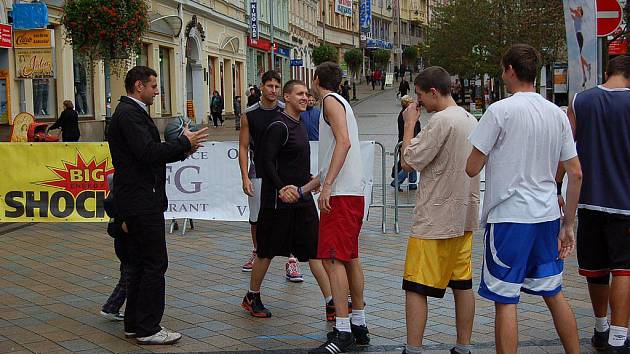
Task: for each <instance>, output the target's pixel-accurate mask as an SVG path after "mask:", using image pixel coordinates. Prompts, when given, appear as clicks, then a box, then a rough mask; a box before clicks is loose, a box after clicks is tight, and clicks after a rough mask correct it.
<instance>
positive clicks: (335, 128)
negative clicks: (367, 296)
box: [302, 62, 370, 354]
mask: <svg viewBox="0 0 630 354" xmlns="http://www.w3.org/2000/svg"><path fill="white" fill-rule="evenodd" d="M341 76H342V73H341V68H340V67H339V65H337V64H335V63H331V62H326V63H322V64H320V65H319V66H318V67H317V69H316V70H315V74H314V80H313V87H314V91H315V95H316V96H318V98H320V99H321V102H322V109H321V112H322V113H321V116H320V119H319V165H318V166H319V174H318V177H319V178H315V179H313V181H312V182H309V183H308V184H306V185H305V186H303V187H302V190H303V191H304V193H307V192H310V191H311V190H313V189H316V188H317V187H319V185H320V183H321V188H322V190H321V194H320V196H319V201H318V203H319V209H320V212H321V214H320V223H319V243H318V249H317V258H320V259H322V261H323V264H324V268H325V269H326V273H328V276H329V278H330V285H331V288H332V296H333V302H334V303H335V310H336V322H335V328H333V330H332V332H330V333H328V337H327V338H328V341H327V342H326V343H324V344H323V345H322V346H321V347H319V348H317V349H316V350H315V351H314V352H316V353H330V354H337V353H344V352H347V351H348V350H350V349H351V348H352V347H353V346H354V345H355V343H356V344H359V345H367V344H369V342H370V338H369V336H368V333H369V332H368V328H367V326H366V324H365V310H364V307H365V303H364V301H363V283H364V277H363V270H362V269H361V264H360V262H359V233H360V232H361V226H362V224H363V210H364V204H365V200H364V194H363V189H364V184H365V182H364V178H363V166H362V162H361V149H360V146H359V131H358V127H357V122H356V119H355V117H354V113H353V112H352V108H351V107H350V104H348V102H347V101H346V100H345V99H343V97H341V96H340V95H338V94H336V93H335V90H336V88H337V87H339V84H340V83H341ZM348 292H350V296H351V298H352V323H351V322H350V317H349V315H348V308H347V307H346V306H344V305H345V304H346V301H347V295H348Z"/></svg>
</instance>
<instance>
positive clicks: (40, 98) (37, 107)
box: [33, 79, 57, 118]
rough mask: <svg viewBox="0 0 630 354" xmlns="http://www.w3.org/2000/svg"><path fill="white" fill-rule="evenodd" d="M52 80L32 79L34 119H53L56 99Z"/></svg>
mask: <svg viewBox="0 0 630 354" xmlns="http://www.w3.org/2000/svg"><path fill="white" fill-rule="evenodd" d="M56 93H57V91H56V89H55V80H54V79H33V108H34V111H35V117H36V118H54V117H56V112H55V109H56V108H55V100H56V97H57V94H56Z"/></svg>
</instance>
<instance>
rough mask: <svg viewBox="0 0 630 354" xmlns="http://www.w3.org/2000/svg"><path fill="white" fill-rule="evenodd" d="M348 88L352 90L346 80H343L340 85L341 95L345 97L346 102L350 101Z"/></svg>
mask: <svg viewBox="0 0 630 354" xmlns="http://www.w3.org/2000/svg"><path fill="white" fill-rule="evenodd" d="M350 90H352V88H350V84H349V83H348V80H345V81H344V82H343V85H341V97H343V98H345V99H346V101H348V102H350Z"/></svg>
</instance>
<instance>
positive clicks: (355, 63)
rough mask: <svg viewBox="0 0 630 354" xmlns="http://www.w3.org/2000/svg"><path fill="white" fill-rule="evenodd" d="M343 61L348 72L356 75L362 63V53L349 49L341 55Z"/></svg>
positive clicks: (359, 50)
mask: <svg viewBox="0 0 630 354" xmlns="http://www.w3.org/2000/svg"><path fill="white" fill-rule="evenodd" d="M343 60H344V61H345V62H346V64H348V68H349V69H350V72H352V73H357V72H358V71H359V69H360V68H361V63H362V62H363V52H361V49H357V48H354V49H350V50H348V51H346V52H345V53H344V54H343Z"/></svg>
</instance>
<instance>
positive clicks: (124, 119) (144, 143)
mask: <svg viewBox="0 0 630 354" xmlns="http://www.w3.org/2000/svg"><path fill="white" fill-rule="evenodd" d="M107 140H108V142H109V151H110V153H111V155H112V162H113V164H114V168H115V169H116V173H115V174H114V185H115V186H116V198H115V199H114V203H115V204H116V208H117V209H118V212H119V213H120V215H121V216H122V217H123V218H124V217H127V216H135V215H147V214H153V213H162V212H164V211H165V210H166V206H167V204H168V199H167V197H166V164H167V163H170V162H175V161H179V160H184V159H185V158H186V152H187V151H190V149H191V145H190V141H189V140H188V138H186V137H185V136H183V135H182V136H181V137H179V138H178V139H177V140H175V141H172V142H161V141H160V133H159V131H158V128H157V127H156V126H155V123H154V122H153V120H152V119H151V117H150V116H149V114H148V113H147V111H145V110H144V108H142V107H140V105H139V104H138V103H136V102H135V101H134V100H132V99H131V98H129V97H126V96H123V97H121V98H120V103H119V104H118V107H116V111H115V112H114V115H113V116H112V119H111V123H110V126H109V130H108V135H107Z"/></svg>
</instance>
